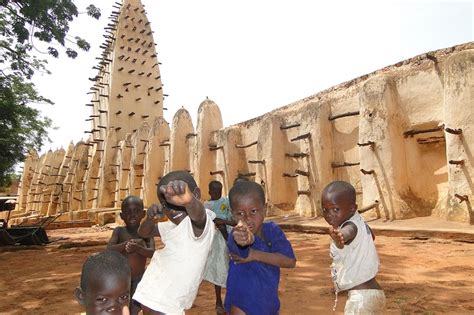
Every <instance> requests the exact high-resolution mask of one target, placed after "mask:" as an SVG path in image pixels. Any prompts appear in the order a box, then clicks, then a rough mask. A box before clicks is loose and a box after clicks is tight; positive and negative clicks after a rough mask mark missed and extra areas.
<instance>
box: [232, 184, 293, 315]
mask: <svg viewBox="0 0 474 315" xmlns="http://www.w3.org/2000/svg"><path fill="white" fill-rule="evenodd" d="M229 199H230V207H231V209H232V215H233V216H234V219H235V220H238V222H239V223H238V224H237V226H235V227H234V229H233V230H232V232H231V233H230V235H229V238H228V240H227V246H228V247H229V252H230V256H231V262H230V264H229V275H228V277H227V294H226V297H225V303H224V305H225V309H226V311H227V312H228V313H230V314H232V315H233V314H247V315H261V314H269V315H275V314H278V312H279V310H280V300H279V299H278V285H279V283H280V268H294V267H295V264H296V258H295V255H294V253H293V248H292V247H291V244H290V242H289V241H288V239H287V238H286V236H285V234H284V233H283V231H282V230H281V229H280V227H278V225H276V224H275V223H273V222H266V223H263V220H264V219H265V212H266V205H265V193H264V191H263V188H262V186H260V185H259V184H257V183H255V182H250V181H238V182H237V183H236V184H235V185H234V186H233V187H232V188H231V190H230V192H229Z"/></svg>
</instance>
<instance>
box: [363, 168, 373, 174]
mask: <svg viewBox="0 0 474 315" xmlns="http://www.w3.org/2000/svg"><path fill="white" fill-rule="evenodd" d="M360 171H361V173H362V174H364V175H372V174H375V171H374V170H368V171H366V170H364V169H363V168H361V169H360Z"/></svg>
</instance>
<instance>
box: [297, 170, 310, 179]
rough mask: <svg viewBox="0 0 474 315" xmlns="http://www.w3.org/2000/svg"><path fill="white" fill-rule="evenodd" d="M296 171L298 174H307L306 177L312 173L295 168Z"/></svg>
mask: <svg viewBox="0 0 474 315" xmlns="http://www.w3.org/2000/svg"><path fill="white" fill-rule="evenodd" d="M295 173H296V174H298V175H303V176H306V177H309V175H310V173H309V172H307V171H303V170H298V169H296V170H295Z"/></svg>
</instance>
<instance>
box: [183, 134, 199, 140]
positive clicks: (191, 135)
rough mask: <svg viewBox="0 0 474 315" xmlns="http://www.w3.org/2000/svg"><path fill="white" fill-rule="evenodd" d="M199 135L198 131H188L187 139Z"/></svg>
mask: <svg viewBox="0 0 474 315" xmlns="http://www.w3.org/2000/svg"><path fill="white" fill-rule="evenodd" d="M196 136H197V133H188V134H187V135H186V139H189V138H192V137H196Z"/></svg>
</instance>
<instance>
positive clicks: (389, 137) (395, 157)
mask: <svg viewBox="0 0 474 315" xmlns="http://www.w3.org/2000/svg"><path fill="white" fill-rule="evenodd" d="M403 126H404V123H403V119H402V117H401V114H400V108H399V105H398V100H397V94H396V87H395V84H394V82H393V81H392V80H391V78H389V77H386V76H376V77H373V78H371V79H369V80H368V81H367V82H366V83H365V84H364V85H363V87H362V89H361V92H360V123H359V142H360V143H364V142H368V141H373V142H374V143H375V145H374V146H373V149H370V148H369V147H365V146H364V147H360V167H361V183H362V189H363V204H371V203H373V202H374V200H379V202H380V212H379V213H376V212H377V211H378V209H374V210H371V212H369V213H368V214H369V216H374V215H376V216H377V217H383V218H385V219H389V220H394V219H403V218H409V217H412V216H413V215H414V214H413V212H412V211H411V209H410V207H409V206H408V204H407V203H406V202H405V201H404V200H403V196H404V195H405V194H406V192H407V190H408V189H409V188H408V177H407V167H406V153H405V143H404V138H403V129H402V128H403Z"/></svg>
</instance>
